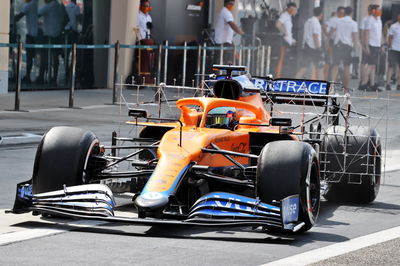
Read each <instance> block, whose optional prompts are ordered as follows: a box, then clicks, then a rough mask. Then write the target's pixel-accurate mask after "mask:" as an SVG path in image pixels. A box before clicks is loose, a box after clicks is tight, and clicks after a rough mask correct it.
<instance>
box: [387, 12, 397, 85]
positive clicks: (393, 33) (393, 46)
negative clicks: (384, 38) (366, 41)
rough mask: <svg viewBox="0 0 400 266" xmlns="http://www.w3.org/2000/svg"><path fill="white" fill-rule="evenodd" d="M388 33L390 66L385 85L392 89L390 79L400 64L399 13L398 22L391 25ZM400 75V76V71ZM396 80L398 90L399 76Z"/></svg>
mask: <svg viewBox="0 0 400 266" xmlns="http://www.w3.org/2000/svg"><path fill="white" fill-rule="evenodd" d="M388 35H389V38H388V46H389V68H388V71H387V75H386V86H385V87H386V89H387V90H392V88H391V87H390V79H391V77H392V74H393V71H396V70H397V68H398V67H399V65H400V14H398V15H397V22H396V23H394V24H392V26H390V28H389V32H388ZM399 72H400V71H399ZM398 77H400V73H399V75H398ZM396 81H397V84H396V88H397V90H400V87H399V78H397V80H396Z"/></svg>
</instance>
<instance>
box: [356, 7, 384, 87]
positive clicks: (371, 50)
mask: <svg viewBox="0 0 400 266" xmlns="http://www.w3.org/2000/svg"><path fill="white" fill-rule="evenodd" d="M371 13H372V16H371V18H370V19H368V20H366V24H365V29H364V41H363V44H364V50H365V53H366V55H367V60H366V63H367V64H368V66H367V70H366V72H365V75H364V77H363V80H362V85H361V86H360V87H359V89H361V90H369V91H375V90H379V88H378V86H377V85H376V84H375V73H376V66H377V65H378V58H379V52H380V48H381V44H382V21H381V17H380V14H381V10H380V8H379V6H378V5H373V6H372V7H371ZM368 81H369V86H368Z"/></svg>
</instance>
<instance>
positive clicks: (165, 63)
mask: <svg viewBox="0 0 400 266" xmlns="http://www.w3.org/2000/svg"><path fill="white" fill-rule="evenodd" d="M167 47H168V40H167V41H165V52H164V81H163V82H164V83H165V84H167V75H168V49H167Z"/></svg>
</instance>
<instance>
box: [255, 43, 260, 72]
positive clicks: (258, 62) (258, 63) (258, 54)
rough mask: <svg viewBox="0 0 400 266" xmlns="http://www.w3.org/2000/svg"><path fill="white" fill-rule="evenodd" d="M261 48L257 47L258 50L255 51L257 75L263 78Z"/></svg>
mask: <svg viewBox="0 0 400 266" xmlns="http://www.w3.org/2000/svg"><path fill="white" fill-rule="evenodd" d="M261 49H262V47H261V46H257V50H256V51H255V53H256V57H257V58H256V69H255V72H256V73H257V76H261V53H262V52H261Z"/></svg>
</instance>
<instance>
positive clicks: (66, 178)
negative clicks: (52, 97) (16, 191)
mask: <svg viewBox="0 0 400 266" xmlns="http://www.w3.org/2000/svg"><path fill="white" fill-rule="evenodd" d="M98 145H99V140H98V139H97V137H96V136H95V135H94V134H93V133H92V132H89V131H86V130H84V129H80V128H74V127H54V128H52V129H50V130H49V131H48V132H47V133H46V134H45V136H44V137H43V139H42V141H41V142H40V144H39V147H38V149H37V152H36V157H35V163H34V167H33V176H32V189H33V193H34V194H38V193H43V192H48V191H54V190H60V189H63V186H64V185H66V186H75V185H81V184H84V183H85V178H86V174H85V170H86V165H87V162H88V159H89V156H90V154H91V153H92V152H93V151H94V150H95V148H96V147H98Z"/></svg>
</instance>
